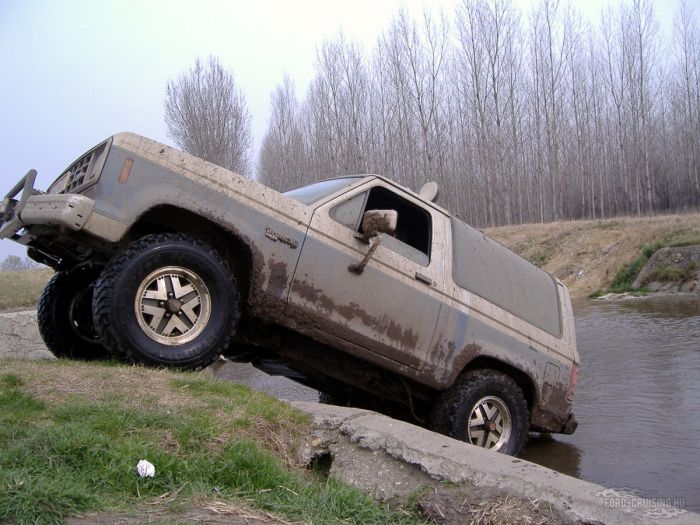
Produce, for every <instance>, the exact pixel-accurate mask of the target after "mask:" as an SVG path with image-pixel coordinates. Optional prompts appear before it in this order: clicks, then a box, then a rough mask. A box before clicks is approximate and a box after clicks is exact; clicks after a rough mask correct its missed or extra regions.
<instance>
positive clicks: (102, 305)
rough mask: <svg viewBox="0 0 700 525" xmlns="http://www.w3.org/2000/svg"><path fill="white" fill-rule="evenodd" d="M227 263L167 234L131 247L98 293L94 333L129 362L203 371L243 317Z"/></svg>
mask: <svg viewBox="0 0 700 525" xmlns="http://www.w3.org/2000/svg"><path fill="white" fill-rule="evenodd" d="M239 301H240V299H239V292H238V286H237V284H236V280H235V278H234V277H233V275H232V273H231V271H230V269H229V267H228V264H227V263H226V261H225V260H224V259H223V258H222V257H221V256H220V255H219V254H218V253H217V252H216V251H215V250H213V249H212V248H211V247H209V246H208V245H206V244H204V243H202V242H200V241H198V240H195V239H192V238H191V237H188V236H186V235H182V234H173V233H161V234H154V235H148V236H146V237H143V238H141V239H139V240H137V241H135V242H134V243H132V244H131V245H130V246H129V247H128V248H127V249H126V250H124V251H123V252H122V253H120V254H118V255H116V256H115V257H114V258H113V259H112V260H111V261H110V262H109V264H108V265H107V266H106V267H105V269H104V271H103V272H102V275H101V276H100V279H99V280H98V282H97V284H96V286H95V296H94V300H93V313H94V317H95V326H96V328H97V331H98V333H99V334H100V336H101V338H102V340H103V341H104V343H105V345H106V346H107V347H108V348H109V349H110V350H112V351H113V352H115V353H116V354H117V355H120V356H122V357H123V358H125V359H126V360H128V361H130V362H141V363H145V364H149V365H155V366H166V367H173V368H179V369H196V368H203V367H206V366H208V365H210V364H211V363H213V362H214V361H215V360H216V359H217V358H218V357H219V355H220V354H221V353H223V351H224V350H225V349H226V348H227V347H228V345H229V343H230V341H231V338H232V337H233V334H234V333H235V330H236V326H237V324H238V319H239V317H240V304H239Z"/></svg>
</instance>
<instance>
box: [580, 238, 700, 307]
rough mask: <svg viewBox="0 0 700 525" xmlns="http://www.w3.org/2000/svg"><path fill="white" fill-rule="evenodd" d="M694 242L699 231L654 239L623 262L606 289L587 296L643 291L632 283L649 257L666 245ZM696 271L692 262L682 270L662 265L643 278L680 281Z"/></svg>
mask: <svg viewBox="0 0 700 525" xmlns="http://www.w3.org/2000/svg"><path fill="white" fill-rule="evenodd" d="M695 244H700V233H699V232H689V233H688V232H684V233H682V234H680V235H673V236H670V237H666V238H664V239H662V240H660V241H656V242H654V243H652V244H648V245H645V246H642V248H641V249H640V255H639V256H638V257H637V258H636V259H634V260H633V261H631V262H629V263H627V264H625V265H624V266H623V267H622V268H621V269H620V270H619V271H618V272H617V274H615V277H614V278H613V280H612V282H611V283H610V287H609V288H608V289H607V290H596V291H595V292H593V293H592V294H590V295H589V296H588V297H589V298H591V299H595V298H597V297H600V296H601V295H603V294H605V293H607V292H611V293H629V292H634V293H642V294H643V293H645V292H646V289H644V288H639V289H638V288H634V287H633V286H632V285H633V284H634V281H635V280H636V279H637V277H638V276H639V273H640V272H641V271H642V268H644V265H645V264H646V263H647V261H648V260H649V259H651V257H652V256H653V255H654V254H655V253H656V252H657V251H659V250H660V249H662V248H666V247H679V246H691V245H695ZM695 271H696V267H695V264H694V263H690V264H688V265H687V266H686V268H684V269H683V270H679V269H676V268H666V267H664V266H661V267H659V268H658V269H657V270H656V272H654V273H653V274H652V275H650V276H649V278H648V279H645V281H647V282H651V281H661V282H670V281H675V282H682V281H684V280H687V279H690V278H691V276H692V275H693V273H694V272H695Z"/></svg>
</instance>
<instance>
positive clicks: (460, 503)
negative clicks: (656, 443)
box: [0, 360, 696, 525]
mask: <svg viewBox="0 0 700 525" xmlns="http://www.w3.org/2000/svg"><path fill="white" fill-rule="evenodd" d="M0 370H1V372H0V406H2V408H3V410H0V467H2V468H0V483H1V484H2V486H4V487H6V488H7V489H8V490H4V491H2V492H0V523H3V520H10V522H12V523H34V522H42V523H62V522H65V523H68V524H70V525H85V524H87V523H103V524H109V525H116V524H117V523H120V524H123V523H143V522H145V521H149V522H150V521H152V519H153V518H157V519H158V520H160V521H161V522H190V521H197V522H202V523H233V524H243V523H254V524H259V523H289V522H290V521H293V522H295V523H358V524H359V523H362V524H364V523H376V524H384V523H406V524H413V523H416V524H422V523H426V524H427V523H440V524H442V525H456V524H463V523H494V524H495V523H531V524H545V523H565V524H574V523H576V524H579V523H607V524H615V523H620V524H622V523H625V524H626V523H637V524H648V523H653V522H654V519H655V518H656V517H658V516H660V515H661V514H660V513H663V516H664V517H665V518H669V521H668V523H669V524H685V523H694V522H695V521H694V519H695V518H696V516H695V515H692V514H690V513H688V512H686V511H684V510H683V509H678V508H674V507H666V506H663V504H661V506H659V504H658V503H656V502H655V501H652V503H653V504H654V505H655V507H654V508H653V509H651V510H650V509H649V508H648V505H649V504H648V503H645V501H644V500H643V499H641V498H639V497H638V495H635V494H630V493H625V492H624V491H623V492H620V491H617V490H613V489H605V488H603V487H601V486H599V485H595V484H592V483H587V482H584V481H580V480H576V479H574V478H571V477H569V476H566V475H562V474H559V473H556V472H554V471H551V470H549V469H546V468H543V467H540V466H538V465H535V464H532V463H529V462H527V461H524V460H521V459H515V458H512V457H509V456H505V455H500V454H495V453H493V452H489V451H486V450H483V449H480V448H478V447H473V446H470V445H467V444H465V443H462V442H460V441H456V440H453V439H450V438H447V437H444V436H440V435H437V434H434V433H432V432H429V431H427V430H425V429H422V428H419V427H416V426H413V425H410V424H408V423H404V422H401V421H396V420H393V419H390V418H388V417H386V416H382V415H380V414H376V413H373V412H369V411H365V410H359V409H352V408H344V407H334V406H328V405H319V404H317V403H304V402H295V403H292V405H291V406H290V405H287V404H285V403H283V402H280V401H277V400H275V399H272V398H269V397H268V396H266V395H264V394H261V393H258V392H254V391H252V390H250V389H249V388H248V387H246V386H244V385H240V384H234V383H230V382H227V381H220V380H216V379H211V378H208V377H206V376H205V375H203V374H202V373H191V372H190V373H182V372H173V371H164V370H152V369H145V368H140V367H133V366H122V365H116V364H111V363H91V364H89V363H79V362H70V361H65V360H58V361H55V360H54V361H42V362H27V361H18V360H4V361H3V360H0ZM141 459H147V460H148V461H150V462H151V463H153V464H154V465H155V471H156V473H155V476H154V477H153V478H140V477H139V476H138V475H137V473H136V471H135V466H136V463H137V461H139V460H141Z"/></svg>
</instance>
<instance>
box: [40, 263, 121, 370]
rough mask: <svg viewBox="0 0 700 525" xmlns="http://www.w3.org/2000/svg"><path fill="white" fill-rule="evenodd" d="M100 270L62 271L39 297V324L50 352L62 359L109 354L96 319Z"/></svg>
mask: <svg viewBox="0 0 700 525" xmlns="http://www.w3.org/2000/svg"><path fill="white" fill-rule="evenodd" d="M96 278H97V276H96V273H95V272H94V271H92V270H90V269H87V268H79V269H75V270H71V271H63V272H58V273H56V274H54V275H53V277H51V279H50V280H49V282H48V283H47V284H46V287H45V288H44V291H43V292H42V293H41V297H40V298H39V305H38V307H37V324H38V325H39V333H40V334H41V338H42V339H43V340H44V343H45V344H46V347H47V348H48V349H49V351H50V352H51V353H52V354H53V355H55V356H56V357H58V358H68V359H81V360H93V359H101V358H107V357H109V352H108V351H107V349H106V348H105V347H104V346H103V345H102V343H101V342H100V339H99V337H98V335H97V332H96V331H95V327H94V324H93V321H92V294H93V285H94V283H95V280H96Z"/></svg>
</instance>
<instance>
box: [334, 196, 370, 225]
mask: <svg viewBox="0 0 700 525" xmlns="http://www.w3.org/2000/svg"><path fill="white" fill-rule="evenodd" d="M367 193H368V192H366V191H365V192H363V193H360V194H358V195H355V196H354V197H351V198H349V199H348V200H346V201H345V202H341V203H340V204H338V205H337V206H334V207H333V208H331V211H330V216H331V219H333V220H335V221H338V222H339V223H340V224H342V225H344V226H347V227H348V228H350V229H351V230H355V231H357V229H358V228H359V225H360V217H362V213H363V210H364V207H365V201H366V200H367Z"/></svg>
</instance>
